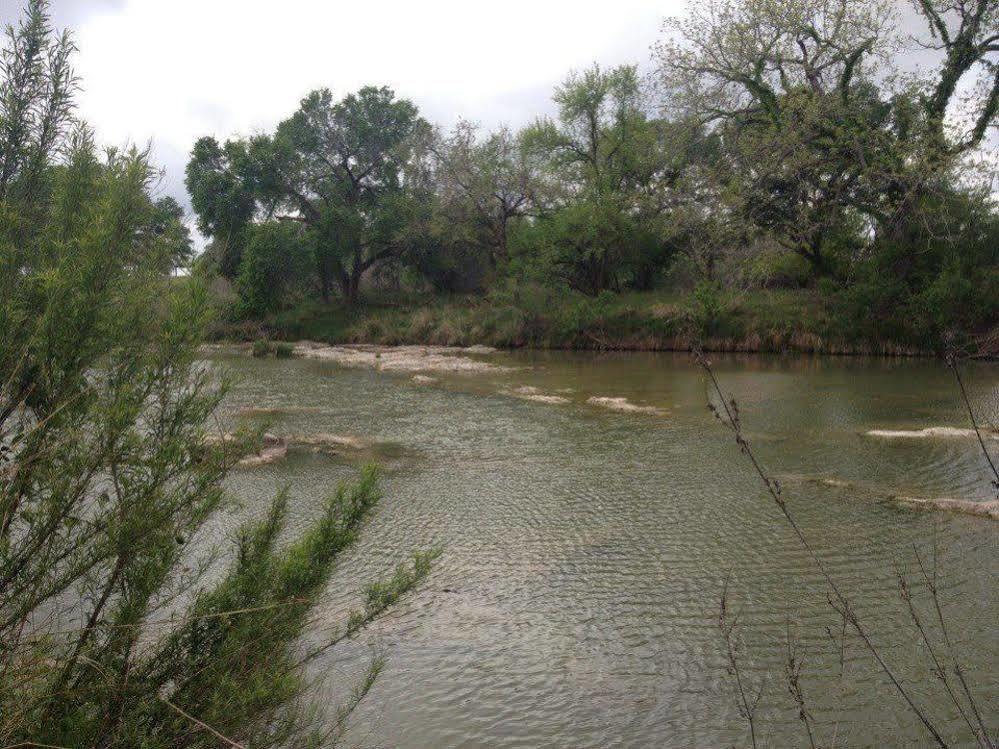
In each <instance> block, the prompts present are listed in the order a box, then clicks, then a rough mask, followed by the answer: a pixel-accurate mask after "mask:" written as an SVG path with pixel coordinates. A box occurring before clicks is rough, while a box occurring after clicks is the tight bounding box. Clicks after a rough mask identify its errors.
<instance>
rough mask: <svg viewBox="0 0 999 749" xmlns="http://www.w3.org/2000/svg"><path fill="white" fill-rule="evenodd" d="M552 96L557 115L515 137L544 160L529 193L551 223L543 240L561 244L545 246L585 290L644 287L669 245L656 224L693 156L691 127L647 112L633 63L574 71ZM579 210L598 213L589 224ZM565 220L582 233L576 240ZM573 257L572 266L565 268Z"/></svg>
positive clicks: (671, 201) (662, 218)
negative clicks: (542, 174)
mask: <svg viewBox="0 0 999 749" xmlns="http://www.w3.org/2000/svg"><path fill="white" fill-rule="evenodd" d="M554 99H555V102H556V104H557V105H558V108H559V115H558V121H557V122H556V121H552V120H549V119H542V120H539V121H538V122H536V123H535V124H534V125H532V126H531V127H530V128H528V129H527V130H526V131H525V133H524V135H523V139H524V147H525V148H526V149H527V150H528V152H530V153H534V154H537V155H539V156H540V157H541V158H542V159H543V160H544V163H545V165H546V168H547V176H548V180H547V183H546V184H545V186H544V187H542V188H540V189H539V192H540V193H541V194H542V196H543V197H542V198H541V199H539V200H538V201H537V202H538V204H539V213H540V219H539V220H540V221H541V222H545V221H549V220H551V221H552V222H553V224H552V227H551V230H552V231H551V233H550V236H549V239H550V240H552V241H550V242H548V243H547V245H546V246H548V247H550V248H551V247H561V248H562V250H559V251H556V252H555V253H554V254H551V255H550V257H551V258H553V259H554V258H558V260H557V262H558V264H559V267H561V268H562V269H563V271H561V272H559V273H557V274H556V275H557V276H562V277H564V278H566V280H567V281H568V280H569V279H570V277H572V278H573V280H571V281H569V282H570V285H571V286H573V287H574V288H579V289H581V290H582V289H587V292H586V293H594V294H595V293H599V291H601V290H602V289H608V288H613V289H619V288H620V287H621V285H622V283H624V282H628V283H630V284H631V285H633V286H636V287H644V288H647V287H648V286H649V285H651V283H652V280H653V279H654V277H655V274H656V272H658V270H660V269H661V268H663V267H665V266H666V264H667V263H668V262H669V260H670V258H671V257H672V254H673V251H674V249H675V248H674V246H673V245H672V244H671V243H670V242H669V241H668V239H667V236H666V233H665V229H664V227H665V223H666V218H667V216H668V214H669V213H670V212H671V211H672V210H673V208H674V207H675V199H676V192H677V188H678V186H679V184H680V182H681V179H682V177H683V175H684V174H685V173H686V172H687V171H688V167H689V165H690V164H692V163H694V160H693V159H691V158H690V156H691V155H692V150H691V148H692V143H693V140H692V133H693V130H691V129H690V128H689V127H688V126H686V125H682V124H679V123H669V122H666V121H663V120H654V119H650V118H649V116H648V115H647V113H646V111H645V106H644V103H645V92H644V91H643V89H642V86H641V85H640V81H639V78H638V72H637V69H636V68H635V67H634V66H621V67H618V68H614V69H611V70H607V71H605V70H602V69H601V68H600V67H598V66H594V67H593V68H590V69H589V70H587V71H585V72H583V73H581V74H577V73H573V74H571V75H570V76H569V78H568V79H567V80H566V81H565V82H564V83H563V84H562V85H561V86H559V88H557V89H556V91H555V96H554ZM577 204H578V205H577ZM615 211H616V212H617V213H619V214H620V215H619V216H617V217H614V216H612V214H613V213H614V212H615ZM587 215H589V216H590V217H591V218H592V219H593V220H594V221H596V222H597V224H596V225H595V226H594V227H593V229H594V232H595V233H594V232H589V231H587V230H586V227H585V226H584V225H583V224H585V221H584V220H583V219H584V217H585V216H587ZM572 226H577V227H578V228H579V229H580V230H581V231H582V232H583V233H582V234H580V235H579V236H578V237H576V238H575V239H574V238H573V237H572V236H571V231H570V227H572ZM566 243H568V244H566ZM629 243H630V244H629ZM584 245H585V246H586V248H587V249H583V247H584ZM596 247H599V248H600V249H599V250H596V249H595V248H596ZM572 257H578V258H579V260H580V263H581V265H580V266H579V267H578V268H577V272H576V273H573V274H568V275H567V274H566V273H565V272H564V269H565V267H566V266H565V263H566V262H567V261H569V259H570V258H572ZM598 257H599V261H598V260H597V258H598ZM584 258H586V259H585V260H584ZM583 279H587V280H583ZM594 284H596V285H594Z"/></svg>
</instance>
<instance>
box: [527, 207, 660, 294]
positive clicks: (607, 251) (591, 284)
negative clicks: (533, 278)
mask: <svg viewBox="0 0 999 749" xmlns="http://www.w3.org/2000/svg"><path fill="white" fill-rule="evenodd" d="M528 236H530V238H531V240H532V241H531V250H532V251H533V252H534V253H536V260H535V262H540V263H541V266H542V267H541V274H542V275H543V276H544V277H546V278H547V280H549V281H555V282H556V283H564V284H565V285H567V286H568V287H569V288H570V289H573V290H574V291H579V292H581V293H583V294H586V295H588V296H597V295H599V294H600V292H602V291H607V290H610V291H620V290H621V287H622V284H623V282H624V280H625V279H626V278H627V274H628V273H629V272H630V271H631V270H633V268H634V266H635V265H636V264H639V263H642V262H644V261H645V260H646V259H647V258H648V257H650V256H651V255H652V254H653V253H655V252H657V251H658V250H659V248H660V247H661V246H662V242H661V239H660V237H659V236H658V235H657V234H656V233H654V232H652V231H650V230H649V228H648V227H647V226H646V225H644V224H643V223H641V222H640V221H638V220H636V219H635V218H634V217H633V216H632V215H630V214H629V213H628V212H627V211H626V210H623V209H622V206H621V205H620V203H619V202H617V201H615V200H614V199H613V196H596V197H593V198H588V199H584V200H579V201H576V202H573V203H570V204H569V205H566V206H565V207H562V208H558V209H556V210H555V211H553V212H552V213H550V214H549V215H547V216H546V217H545V219H544V220H543V221H539V222H538V223H537V225H536V226H534V227H532V228H531V229H530V230H529V234H528Z"/></svg>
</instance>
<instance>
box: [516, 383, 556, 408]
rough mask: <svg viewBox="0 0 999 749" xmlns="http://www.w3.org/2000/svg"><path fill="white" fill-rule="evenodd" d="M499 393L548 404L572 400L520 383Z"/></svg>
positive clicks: (553, 404)
mask: <svg viewBox="0 0 999 749" xmlns="http://www.w3.org/2000/svg"><path fill="white" fill-rule="evenodd" d="M500 393H501V394H502V395H509V396H512V397H514V398H520V399H521V400H525V401H531V402H533V403H545V404H547V405H550V406H564V405H566V404H567V403H571V402H572V401H570V400H569V399H568V398H565V397H563V396H561V395H549V394H547V393H544V392H542V391H541V390H539V389H538V388H536V387H532V386H531V385H522V386H521V387H518V388H514V389H513V390H501V391H500Z"/></svg>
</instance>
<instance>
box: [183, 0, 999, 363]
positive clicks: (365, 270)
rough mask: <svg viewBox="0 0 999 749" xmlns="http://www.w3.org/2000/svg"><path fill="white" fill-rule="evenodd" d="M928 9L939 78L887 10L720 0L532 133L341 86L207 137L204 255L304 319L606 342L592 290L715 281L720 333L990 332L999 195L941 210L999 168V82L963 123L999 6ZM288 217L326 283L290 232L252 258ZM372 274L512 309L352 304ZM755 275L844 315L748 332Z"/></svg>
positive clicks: (588, 81)
mask: <svg viewBox="0 0 999 749" xmlns="http://www.w3.org/2000/svg"><path fill="white" fill-rule="evenodd" d="M917 5H918V7H917V16H921V17H922V18H923V19H924V20H925V21H926V22H927V24H928V25H927V27H926V30H927V31H928V32H929V35H930V36H931V37H933V38H934V39H935V40H936V41H939V45H938V47H939V50H938V51H939V52H940V57H939V60H938V62H939V66H938V68H936V69H935V70H928V71H927V72H926V74H925V75H924V76H922V77H921V78H918V79H917V78H913V77H911V76H902V75H896V74H897V73H899V72H900V71H898V70H896V69H895V68H893V64H892V59H891V58H892V55H893V52H894V46H893V45H894V44H895V42H896V41H897V37H898V34H899V32H900V30H899V29H898V28H896V19H895V18H894V17H893V16H892V14H890V13H889V12H888V10H887V6H883V5H882V4H878V3H875V2H868V1H867V0H864V1H863V2H850V3H846V2H844V3H838V4H832V5H829V4H823V3H815V2H805V1H803V0H802V1H799V0H792V1H791V2H790V3H789V4H787V5H786V6H785V5H781V4H779V3H778V4H775V3H772V2H765V1H763V0H706V2H704V3H702V4H699V5H697V6H696V7H692V8H691V12H690V13H689V14H687V15H686V16H684V17H683V18H681V19H678V20H674V21H670V22H669V25H670V26H671V28H672V30H673V31H674V32H675V33H673V34H671V35H670V37H669V38H668V39H666V40H665V41H664V42H663V43H662V44H660V45H659V46H658V48H657V54H656V57H657V59H658V62H659V68H658V70H657V72H656V74H655V78H656V80H655V81H654V82H652V83H651V84H650V83H649V82H647V81H645V80H643V79H642V78H641V77H640V76H639V74H638V70H637V68H636V67H635V66H631V65H622V66H618V67H613V68H601V67H600V66H598V65H594V66H592V67H590V68H588V69H585V70H582V71H580V72H573V73H571V74H570V75H569V76H568V77H567V78H566V79H565V81H564V82H563V83H562V84H561V85H559V86H558V87H556V89H555V91H554V94H553V100H554V103H555V105H556V109H557V114H556V116H554V117H551V118H549V117H542V118H540V119H538V120H536V121H535V122H534V123H532V124H531V125H529V126H528V127H526V128H524V129H523V130H521V131H519V132H513V131H511V130H509V129H507V128H500V129H498V130H496V131H494V132H491V133H481V134H480V132H479V130H478V129H477V128H476V127H475V126H474V125H471V124H469V123H466V122H459V124H458V125H457V126H456V127H455V128H454V129H453V130H452V131H451V132H449V133H447V134H441V133H438V132H435V131H434V130H433V129H432V128H430V126H429V125H428V124H427V123H426V122H425V121H424V120H423V119H422V118H421V117H420V116H419V113H418V112H417V110H416V107H415V106H414V105H413V104H412V103H411V102H409V101H407V100H405V99H397V98H396V97H395V95H394V93H393V92H392V91H391V90H389V89H387V88H377V87H371V86H369V87H365V88H363V89H361V90H360V91H358V92H357V93H355V94H351V95H348V96H347V97H345V98H343V99H342V100H339V101H337V100H335V99H334V97H333V95H332V94H331V93H330V91H329V90H327V89H319V90H317V91H314V92H313V93H311V94H310V95H309V96H307V97H306V98H305V99H303V101H302V102H301V106H300V107H299V109H298V111H297V112H296V113H295V114H294V115H293V116H292V117H290V118H288V119H287V120H285V121H284V122H282V123H281V124H280V125H279V126H278V127H277V129H276V131H275V132H274V133H273V134H270V135H261V136H256V137H252V138H248V139H242V140H236V141H230V142H228V143H226V144H225V145H224V146H220V145H219V144H218V143H216V142H215V141H214V140H212V139H202V140H201V141H199V143H198V145H197V146H196V148H195V151H194V153H193V154H192V160H191V164H190V166H189V169H188V184H189V187H190V189H191V191H192V200H193V203H194V206H195V209H196V211H197V213H198V216H199V220H200V222H201V224H200V225H201V227H202V229H203V230H204V231H207V232H208V233H209V234H210V235H211V236H212V243H211V245H210V247H209V251H208V253H206V254H207V255H209V257H207V258H206V259H204V260H203V261H202V262H201V270H202V271H203V272H208V273H210V272H212V270H213V269H218V271H219V272H222V273H225V274H229V275H230V277H238V278H239V289H238V290H239V295H240V314H241V315H242V317H243V318H253V319H254V320H255V321H258V322H262V323H264V324H265V325H273V326H274V327H277V328H279V329H281V330H282V331H284V332H285V333H286V334H289V335H293V334H294V333H291V332H290V331H306V330H310V329H312V328H313V326H315V327H317V328H319V329H320V330H322V331H326V332H328V335H329V336H330V337H333V336H339V337H357V338H365V339H372V338H377V339H379V340H392V341H401V340H413V339H416V340H419V339H420V336H421V334H423V333H421V331H425V334H426V335H432V336H434V338H435V340H447V341H467V342H472V343H474V342H477V341H476V340H475V336H476V335H482V336H487V337H488V338H489V339H490V340H494V341H497V340H502V341H508V342H510V345H523V342H533V341H544V340H550V339H555V340H560V341H566V340H573V341H582V340H583V338H585V337H586V336H590V337H591V338H592V337H594V336H596V337H600V336H601V335H603V334H604V333H606V332H607V331H606V328H607V327H608V326H609V327H611V328H613V327H615V326H616V324H617V323H616V322H615V321H613V320H608V319H606V318H605V317H604V316H603V315H601V314H596V313H593V314H591V311H592V310H591V309H590V308H588V307H587V306H586V304H585V303H582V302H580V301H579V300H578V299H577V298H576V296H575V294H574V292H578V293H579V294H582V295H585V296H590V297H596V296H598V295H600V294H601V293H603V292H608V291H610V292H613V293H615V294H627V293H628V292H630V291H650V292H655V291H657V290H661V289H668V290H670V291H672V292H675V293H678V294H686V293H688V292H690V291H691V290H692V289H693V288H694V287H695V286H696V287H697V288H696V290H695V292H694V294H693V295H692V296H691V298H690V300H689V303H688V304H686V305H685V306H686V307H687V308H689V309H688V310H687V313H688V317H689V316H692V317H693V318H694V319H696V321H697V323H696V324H695V326H694V327H696V328H697V329H698V330H701V331H703V332H704V334H708V333H709V332H710V334H711V335H714V336H716V337H718V336H720V337H722V338H736V337H738V335H740V332H739V331H740V330H751V331H752V332H751V333H748V335H751V336H753V341H754V342H755V341H757V340H763V339H764V338H768V337H769V338H775V337H776V338H779V339H781V340H783V341H787V340H790V337H793V336H795V335H802V336H805V338H803V339H801V340H806V339H807V340H818V339H820V338H821V339H823V340H831V339H835V340H837V341H838V342H839V343H843V345H847V344H846V343H845V342H850V344H860V345H870V344H872V342H874V341H877V340H878V339H884V338H885V337H888V338H890V340H891V341H894V342H899V341H910V342H913V343H912V344H911V345H915V342H918V341H922V342H926V341H928V340H936V339H939V338H940V337H941V336H953V335H955V334H959V335H961V336H964V337H969V336H974V335H978V334H981V333H983V332H984V331H986V330H987V329H988V328H989V327H990V326H994V325H995V314H996V313H995V309H994V307H993V306H992V305H991V304H988V303H984V304H983V303H979V304H972V300H974V299H985V298H989V297H990V296H991V295H992V292H993V283H994V281H993V279H994V274H993V273H992V272H991V270H990V266H989V259H988V258H985V259H984V260H983V259H982V258H978V259H975V260H971V259H969V257H968V256H966V255H969V254H970V255H976V253H977V254H981V253H980V251H979V249H975V247H978V240H977V239H976V238H975V237H976V232H979V231H983V230H986V229H987V227H989V226H991V224H992V223H994V220H995V218H994V217H995V214H996V209H995V206H993V205H984V204H983V205H982V206H981V208H980V209H976V210H975V211H973V212H971V213H968V214H967V215H966V216H965V218H962V219H961V220H960V221H950V222H947V223H942V222H940V221H939V220H938V217H937V216H936V215H934V214H935V213H936V212H939V206H937V205H934V201H944V202H946V201H948V200H950V199H951V198H950V197H948V196H957V195H959V194H963V195H964V198H967V199H969V200H974V199H975V195H974V194H975V191H976V190H977V189H978V188H979V187H980V186H981V185H983V184H985V182H986V180H987V179H988V178H989V177H990V173H989V172H988V170H987V168H986V167H983V166H982V165H981V164H980V163H978V162H976V161H975V159H974V158H971V156H972V155H973V154H974V149H975V148H976V147H978V146H980V145H981V144H982V143H983V138H984V136H985V133H986V132H987V131H988V128H990V127H991V126H992V125H993V124H994V123H995V122H996V118H997V116H999V85H994V86H990V85H986V86H984V87H983V88H981V89H979V90H976V91H975V93H974V94H971V95H970V96H969V100H968V101H967V102H966V105H967V106H962V108H961V111H962V112H967V113H968V114H969V119H968V122H967V123H964V124H965V125H967V127H966V128H964V131H963V132H962V127H960V126H958V124H957V123H955V127H954V128H951V129H950V130H947V129H945V128H943V126H942V118H943V114H944V113H945V112H946V111H948V106H949V104H950V103H952V99H953V98H954V96H955V91H957V90H958V88H959V87H957V83H958V82H959V81H960V80H961V77H962V76H963V75H965V74H966V73H968V72H969V71H971V70H973V69H976V68H978V69H980V71H981V72H982V74H983V75H984V76H985V78H983V83H989V82H990V81H991V82H992V83H997V82H999V72H997V71H999V65H997V64H996V63H997V59H996V54H997V50H996V49H995V45H990V44H988V43H987V42H988V41H989V40H993V39H994V38H995V36H996V34H997V33H999V26H996V23H997V18H999V16H997V15H996V14H995V13H992V12H991V11H988V12H986V10H987V6H988V3H987V2H986V0H976V2H974V3H970V4H961V3H959V4H946V3H937V2H920V3H917ZM976 9H977V10H976ZM941 29H953V33H950V32H948V33H947V34H946V35H941V34H940V30H941ZM938 36H939V39H936V37H938ZM945 36H946V38H945ZM924 41H928V40H925V39H924ZM934 43H935V42H934ZM969 128H970V129H969ZM951 131H952V132H951ZM932 196H935V197H932ZM964 198H962V199H964ZM955 199H956V198H955ZM948 210H949V209H948ZM276 221H280V222H283V223H286V224H297V225H299V226H301V227H303V228H302V231H301V234H302V236H303V241H304V242H305V243H306V244H307V246H308V247H309V249H310V252H311V267H312V274H313V276H314V280H315V289H314V290H307V289H306V286H305V284H303V283H301V282H300V281H298V280H294V281H285V280H284V279H285V277H286V276H285V275H284V274H286V273H287V271H288V268H286V267H285V266H283V265H281V264H280V263H279V262H277V258H278V257H279V255H280V253H279V252H277V250H276V248H277V243H276V242H262V243H261V245H260V246H258V247H255V248H254V250H253V251H252V252H249V253H248V257H246V258H245V262H244V258H243V255H244V254H245V253H247V250H246V248H247V247H248V245H249V243H250V242H251V241H252V237H253V236H254V235H255V234H257V228H258V227H257V225H258V224H259V225H261V226H262V225H265V224H271V223H274V222H276ZM254 222H256V223H254ZM902 227H904V230H902V229H901V228H902ZM275 231H276V230H275ZM903 234H904V236H903ZM924 245H925V246H932V247H933V249H931V250H922V249H920V250H918V251H917V248H919V247H923V246H924ZM972 245H974V246H975V247H972ZM945 247H952V248H960V249H961V250H962V251H963V252H962V251H958V249H954V250H953V251H951V250H945V249H944V248H945ZM678 260H679V262H677V261H678ZM896 266H897V267H896ZM930 266H932V267H930ZM293 275H294V274H293ZM296 278H297V277H296ZM362 282H363V283H364V285H365V292H366V294H369V295H370V296H371V297H372V298H375V297H380V298H382V299H384V298H385V297H386V296H387V295H389V294H391V295H393V296H394V297H395V298H396V299H405V298H406V297H407V296H409V295H412V294H422V293H424V292H426V291H427V290H428V289H430V290H432V291H434V292H436V293H437V294H440V295H453V294H468V293H479V294H480V295H482V299H484V300H485V301H484V302H482V301H481V299H480V302H481V305H480V306H486V305H490V306H493V307H495V309H491V310H488V311H486V310H479V309H477V311H476V312H475V313H474V314H472V315H469V316H466V315H465V314H464V313H463V312H462V313H456V314H453V315H452V314H446V315H442V314H440V313H439V309H440V307H441V305H434V309H431V310H429V311H428V312H427V313H426V314H425V315H422V316H419V319H415V318H414V320H412V321H411V322H412V325H409V324H402V323H399V324H396V323H397V322H398V320H397V319H396V318H401V317H403V315H392V314H389V313H385V314H381V313H378V314H374V315H372V314H366V313H365V311H364V310H359V311H357V312H350V311H348V307H350V306H353V305H356V304H357V303H358V300H359V295H360V290H361V286H362ZM702 282H707V284H704V283H702ZM505 284H512V288H517V289H530V288H535V287H538V286H541V287H545V289H546V290H547V291H546V293H547V292H551V293H550V294H549V296H550V300H549V306H550V308H551V309H539V310H535V309H533V308H532V307H531V305H529V304H524V303H523V302H524V300H522V299H521V300H518V301H515V302H511V303H508V302H507V301H506V300H504V301H499V299H500V297H502V296H503V293H502V289H503V287H504V285H505ZM747 287H748V288H749V289H752V290H754V291H755V290H757V289H760V288H762V289H768V290H778V289H799V290H801V291H802V294H800V295H799V296H800V297H802V298H804V297H806V296H808V294H807V293H805V292H806V291H811V290H814V291H815V292H817V294H816V295H815V296H816V298H818V299H820V300H821V304H820V305H819V308H818V309H817V310H816V311H815V316H814V318H813V319H812V318H810V320H811V321H813V322H816V324H817V325H818V327H820V328H822V331H821V332H818V331H817V330H815V331H810V332H808V333H807V334H806V333H804V332H802V331H801V330H799V328H801V327H802V325H803V323H801V321H800V320H793V319H789V320H781V321H772V322H773V324H772V325H768V327H767V328H766V329H765V330H754V329H753V326H752V325H750V326H748V327H745V328H744V327H742V326H740V324H739V323H738V317H739V313H738V311H737V310H736V309H735V307H734V305H733V304H729V303H728V302H725V303H722V302H721V301H720V300H729V301H731V299H732V298H733V292H734V291H735V290H736V289H739V288H741V289H745V288H747ZM709 289H713V291H709ZM336 291H338V292H339V294H338V296H339V300H338V302H337V303H336V304H332V302H333V297H334V294H335V292H336ZM310 293H311V295H312V296H313V299H312V300H304V299H302V298H301V297H302V296H308V295H310ZM710 294H714V295H715V296H716V297H717V299H709V298H708V297H709V295H710ZM757 298H766V299H770V298H772V295H767V294H760V295H757ZM312 301H321V302H322V303H323V304H327V305H330V308H329V309H328V310H324V311H317V309H316V307H315V306H314V305H313V304H312V303H311V302H312ZM719 305H720V306H719ZM871 305H878V306H877V307H876V310H877V313H876V314H874V315H871V316H870V317H871V320H861V318H862V317H863V315H862V313H861V311H862V310H864V309H866V308H868V307H870V306H871ZM730 307H731V309H728V308H730ZM778 308H780V305H777V307H774V308H769V307H767V305H766V304H761V305H760V310H762V311H764V312H765V316H769V315H770V313H771V312H773V310H774V309H778ZM969 308H970V309H971V310H972V311H968V310H969ZM553 310H554V311H555V312H553ZM570 311H571V312H570ZM556 312H557V313H556ZM293 318H299V319H297V320H293ZM670 319H671V320H672V319H673V318H672V316H670ZM597 320H599V325H597V323H596V322H595V321H597ZM587 321H590V322H587ZM591 322H592V323H593V324H592V325H591ZM243 323H244V328H243V329H242V332H241V334H243V335H247V334H248V335H250V336H257V335H260V332H259V330H250V327H252V325H253V324H256V323H255V322H253V321H247V320H245V319H244V320H243ZM563 323H564V324H563ZM594 325H596V327H594ZM644 326H645V322H644V321H643V322H641V323H636V324H635V326H633V328H636V329H641V330H645V328H644ZM619 327H620V328H622V329H625V328H627V326H623V325H622V326H619ZM572 331H585V336H583V337H582V338H581V337H580V336H577V335H575V333H573V332H572ZM646 332H648V335H649V336H650V337H652V338H656V339H657V340H659V339H661V338H663V337H665V336H666V333H664V332H663V331H661V330H658V329H657V330H653V331H646ZM634 334H635V330H634V329H627V335H628V336H629V337H630V336H633V335H634ZM809 336H815V338H814V339H812V338H809ZM839 343H837V344H836V345H839ZM587 345H588V344H587ZM746 345H748V346H752V345H757V344H756V343H747V344H746ZM759 345H764V344H759ZM766 345H770V344H766ZM803 345H804V344H803ZM807 345H811V344H807ZM806 347H807V346H806Z"/></svg>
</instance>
